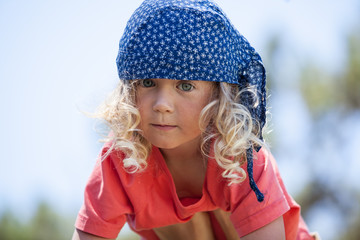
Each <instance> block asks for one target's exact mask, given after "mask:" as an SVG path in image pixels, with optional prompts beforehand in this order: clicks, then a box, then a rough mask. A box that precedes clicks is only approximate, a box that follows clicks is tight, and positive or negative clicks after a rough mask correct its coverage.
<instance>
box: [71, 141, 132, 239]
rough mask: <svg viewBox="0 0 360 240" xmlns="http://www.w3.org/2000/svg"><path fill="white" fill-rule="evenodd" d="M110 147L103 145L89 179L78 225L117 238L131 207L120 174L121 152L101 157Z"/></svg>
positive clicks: (93, 232) (98, 233)
mask: <svg viewBox="0 0 360 240" xmlns="http://www.w3.org/2000/svg"><path fill="white" fill-rule="evenodd" d="M107 150H108V149H107V148H106V147H104V148H103V150H102V152H101V154H100V156H99V159H98V160H97V163H96V165H95V168H94V170H93V172H92V173H91V175H90V178H89V180H88V182H87V185H86V188H85V194H84V203H83V205H82V207H81V209H80V211H79V214H78V216H77V219H76V222H75V227H76V228H77V229H79V230H81V231H84V232H87V233H91V234H94V235H97V236H101V237H105V238H116V237H117V235H118V234H119V232H120V230H121V228H122V227H123V225H124V224H125V222H126V214H131V213H132V207H131V203H130V201H129V199H128V197H127V195H126V192H125V190H124V187H123V183H122V180H121V176H119V174H121V171H119V169H122V167H121V166H122V163H121V159H122V156H121V155H122V154H121V153H116V152H115V153H111V154H109V155H108V156H107V157H106V158H105V159H104V160H101V159H102V156H104V154H106V152H107Z"/></svg>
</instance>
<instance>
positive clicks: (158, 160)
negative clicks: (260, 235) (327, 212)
mask: <svg viewBox="0 0 360 240" xmlns="http://www.w3.org/2000/svg"><path fill="white" fill-rule="evenodd" d="M108 148H109V144H105V146H104V148H103V150H102V154H101V155H100V157H99V160H98V161H97V163H96V166H95V169H94V171H93V172H92V174H91V176H90V179H89V181H88V183H87V186H86V189H85V201H84V204H83V206H82V207H81V209H80V212H79V214H78V217H77V220H76V223H75V227H76V228H77V229H79V230H82V231H84V232H88V233H91V234H94V235H97V236H101V237H105V238H116V237H117V235H118V233H119V232H120V230H121V228H122V227H123V225H124V224H125V222H128V224H129V226H130V228H132V230H134V231H135V232H137V233H138V234H139V235H141V236H142V237H143V238H144V239H158V238H157V236H156V235H155V233H154V231H153V230H152V229H153V228H157V227H162V226H167V225H172V224H176V223H184V222H186V221H188V220H190V219H191V217H192V216H193V215H194V214H195V213H197V212H207V211H213V210H215V209H219V208H220V209H222V210H224V211H229V212H231V215H230V220H231V221H232V223H233V225H234V227H235V229H236V231H237V232H238V235H239V236H240V237H242V236H245V235H247V234H249V233H251V232H253V231H255V230H256V229H259V228H261V227H263V226H265V225H266V224H268V223H270V222H272V221H274V220H275V219H277V218H278V217H280V216H283V219H284V224H285V233H286V239H312V237H311V236H310V234H309V232H308V230H307V227H306V225H305V223H304V222H303V220H302V218H301V216H300V207H299V205H298V204H297V203H296V202H295V201H294V200H293V199H292V198H291V196H290V195H289V194H288V193H287V191H286V189H285V187H284V184H283V182H282V180H281V177H280V175H279V172H278V169H277V166H276V163H275V160H274V158H273V157H272V155H271V154H270V153H269V152H267V151H266V150H265V149H263V148H262V149H261V150H260V151H259V152H258V153H254V156H255V157H254V159H255V160H254V179H255V181H256V183H257V185H258V187H259V189H260V190H261V191H262V192H263V193H264V196H265V199H264V201H262V202H258V201H257V199H256V196H255V194H254V192H253V191H252V190H251V188H250V186H249V181H248V178H247V179H246V180H245V181H244V182H242V183H240V184H232V185H230V186H229V185H228V181H227V180H225V179H224V178H223V177H222V176H221V173H222V172H223V171H224V170H223V169H222V168H221V167H219V166H218V164H217V163H216V161H215V159H213V158H209V159H208V165H207V169H206V177H205V180H204V184H203V190H202V197H201V198H198V199H195V198H193V199H189V198H186V199H179V198H178V196H177V194H176V188H175V184H174V181H173V179H172V176H171V173H170V171H169V169H168V168H167V165H166V162H165V160H164V159H163V156H162V154H161V152H160V151H159V149H158V148H156V147H153V148H152V151H151V155H150V157H149V159H148V167H147V168H146V169H145V170H144V171H142V172H137V173H128V172H126V171H125V169H124V168H123V164H122V159H123V158H124V154H123V153H122V152H120V151H113V152H111V153H110V154H109V155H108V156H107V157H106V158H105V159H104V160H103V161H101V160H100V159H101V156H103V154H105V153H106V152H107V150H108ZM243 167H246V166H243ZM218 232H219V231H216V230H215V233H216V234H217V233H218ZM222 238H223V235H221V234H220V235H217V239H222Z"/></svg>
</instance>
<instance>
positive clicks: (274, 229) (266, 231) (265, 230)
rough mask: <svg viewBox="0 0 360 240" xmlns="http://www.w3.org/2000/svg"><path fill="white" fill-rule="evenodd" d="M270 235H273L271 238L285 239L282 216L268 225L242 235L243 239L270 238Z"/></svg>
mask: <svg viewBox="0 0 360 240" xmlns="http://www.w3.org/2000/svg"><path fill="white" fill-rule="evenodd" d="M269 236H271V239H279V240H285V227H284V220H283V217H282V216H281V217H279V218H278V219H276V220H274V221H273V222H271V223H269V224H268V225H265V226H264V227H262V228H259V229H258V230H256V231H254V232H252V233H250V234H248V235H246V236H244V237H242V238H241V240H253V239H256V240H266V239H269Z"/></svg>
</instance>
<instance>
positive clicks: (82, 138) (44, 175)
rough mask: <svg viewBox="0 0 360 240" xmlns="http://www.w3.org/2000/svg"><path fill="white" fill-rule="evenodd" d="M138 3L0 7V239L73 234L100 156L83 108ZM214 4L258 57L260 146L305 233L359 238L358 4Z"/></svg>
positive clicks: (105, 81)
mask: <svg viewBox="0 0 360 240" xmlns="http://www.w3.org/2000/svg"><path fill="white" fill-rule="evenodd" d="M141 2H142V1H141V0H132V1H125V0H117V1H115V0H106V1H100V0H86V1H85V0H78V1H70V0H62V1H56V0H54V1H45V0H42V1H41V0H31V1H27V0H12V1H5V0H0V109H1V118H0V121H1V124H0V150H1V151H0V154H1V157H0V166H1V167H0V239H2V240H9V239H37V240H42V239H70V238H71V235H72V232H73V229H74V228H73V224H74V221H75V218H76V214H77V211H78V210H79V208H80V206H81V204H82V201H83V191H84V186H85V183H86V180H87V178H88V176H89V174H90V172H91V170H92V168H93V166H94V163H95V160H96V157H97V154H98V152H99V150H100V148H101V144H100V143H98V140H99V137H100V136H99V135H98V134H97V133H96V131H95V130H94V125H95V120H93V119H89V118H87V117H86V116H85V115H84V114H83V113H82V112H83V111H88V112H92V111H94V109H95V108H96V106H97V105H98V104H99V103H100V102H101V101H102V100H103V99H104V98H105V96H106V95H107V94H108V93H109V92H110V91H111V90H112V89H113V88H114V87H115V85H116V84H117V81H118V79H117V73H116V65H115V58H116V54H117V48H118V41H119V39H120V37H121V35H122V32H123V30H124V28H125V24H126V21H127V20H128V19H129V17H130V16H131V14H132V12H133V11H134V10H135V9H136V8H137V7H138V6H139V5H140V3H141ZM217 2H218V4H219V5H220V6H221V7H222V8H223V10H224V11H225V12H226V13H227V15H228V16H229V18H230V19H231V20H232V22H233V23H234V25H235V26H236V27H237V28H238V29H239V31H240V32H241V33H242V34H243V35H244V36H245V37H246V38H247V39H248V40H249V41H250V43H251V44H252V45H253V46H254V47H255V48H256V49H257V51H258V52H259V53H260V55H261V56H262V57H263V61H264V63H265V65H266V68H267V76H268V93H269V100H268V103H269V105H268V106H269V111H270V112H271V114H269V119H268V126H267V131H268V134H267V135H266V137H267V141H268V143H269V144H270V146H271V150H272V152H273V154H274V156H275V158H276V159H277V161H278V164H279V168H280V172H281V174H282V177H283V179H284V182H285V185H286V186H287V188H288V191H289V192H290V193H291V194H292V196H293V197H294V198H295V199H296V200H297V201H298V202H299V203H300V204H301V205H302V214H303V216H304V218H305V220H306V222H307V224H308V225H309V228H310V230H311V231H317V232H319V233H320V235H321V237H322V239H325V240H326V239H330V240H332V239H354V240H355V239H360V228H359V226H360V207H359V206H360V205H359V203H360V161H359V155H360V2H359V1H358V0H342V1H336V0H317V1H314V0H301V1H300V0H287V1H286V0H252V1H246V0H221V1H220V0H218V1H217ZM119 239H138V238H137V237H136V236H134V235H133V234H132V233H131V232H130V231H129V230H128V228H124V230H122V231H121V233H120V235H119Z"/></svg>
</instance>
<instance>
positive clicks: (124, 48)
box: [73, 0, 315, 240]
mask: <svg viewBox="0 0 360 240" xmlns="http://www.w3.org/2000/svg"><path fill="white" fill-rule="evenodd" d="M116 63H117V67H118V73H119V77H120V83H119V85H118V88H117V89H115V91H114V92H113V93H112V95H111V96H110V97H109V99H108V101H106V102H105V103H104V105H103V106H102V108H101V109H100V111H99V114H100V116H101V118H102V119H104V120H105V121H106V123H107V124H108V126H109V127H110V129H111V132H110V133H109V135H108V139H107V143H105V145H104V147H103V149H102V151H101V154H100V156H99V159H98V162H97V164H96V166H95V169H94V171H93V173H92V174H91V176H90V179H89V181H88V184H87V186H86V189H85V201H84V204H83V206H82V208H81V210H80V212H79V215H78V218H77V220H76V224H75V226H76V230H75V232H74V236H73V239H103V238H110V239H114V238H116V237H117V235H118V233H119V231H120V230H121V228H122V227H123V225H124V224H125V222H127V223H128V224H129V226H130V228H131V229H132V230H133V231H135V232H136V233H138V234H139V235H140V236H141V237H142V238H143V239H171V240H172V239H185V240H188V239H197V240H199V239H200V240H201V239H206V240H208V239H240V238H241V239H315V238H313V237H312V236H311V235H310V234H309V232H308V230H307V227H306V225H305V223H304V222H303V220H302V218H301V216H300V207H299V205H298V204H297V203H296V202H295V201H294V200H293V199H292V198H291V196H290V195H289V194H288V193H287V191H286V189H285V187H284V184H283V182H282V180H281V178H280V175H279V172H278V169H277V166H276V163H275V160H274V159H273V157H272V155H271V154H270V152H269V151H268V149H267V148H266V146H265V143H264V141H263V139H262V129H263V127H264V124H265V112H266V92H265V70H264V67H263V64H262V62H261V58H260V56H259V55H258V53H256V52H255V50H254V48H252V47H251V46H250V44H249V43H248V42H247V40H246V39H245V38H244V37H243V36H242V35H240V34H239V32H238V31H237V30H236V29H235V28H234V26H233V25H232V24H231V23H230V21H229V19H228V18H227V17H226V16H225V14H224V13H223V11H222V10H221V9H220V8H219V7H218V6H217V5H216V4H215V3H214V2H213V1H211V0H145V1H144V2H143V3H142V5H141V6H140V7H139V8H138V9H137V10H136V11H135V12H134V14H133V15H132V17H131V18H130V20H129V22H128V24H127V27H126V29H125V32H124V34H123V36H122V38H121V40H120V49H119V53H118V57H117V59H116Z"/></svg>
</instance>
